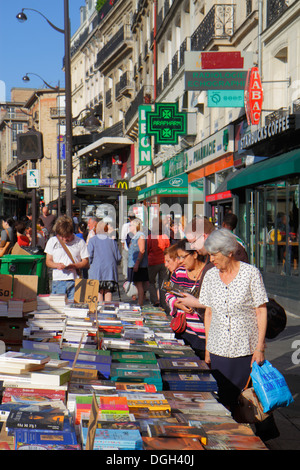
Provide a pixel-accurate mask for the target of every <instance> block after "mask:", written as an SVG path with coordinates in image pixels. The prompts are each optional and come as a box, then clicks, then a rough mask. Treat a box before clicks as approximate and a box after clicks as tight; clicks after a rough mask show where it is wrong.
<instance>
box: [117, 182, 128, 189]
mask: <svg viewBox="0 0 300 470" xmlns="http://www.w3.org/2000/svg"><path fill="white" fill-rule="evenodd" d="M117 188H118V189H128V183H127V181H118V184H117Z"/></svg>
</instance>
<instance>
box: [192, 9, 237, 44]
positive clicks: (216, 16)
mask: <svg viewBox="0 0 300 470" xmlns="http://www.w3.org/2000/svg"><path fill="white" fill-rule="evenodd" d="M235 10H236V5H224V4H222V5H214V6H213V7H212V8H211V9H210V10H209V12H208V13H207V15H206V16H205V17H204V19H203V21H202V22H201V23H200V25H199V26H198V28H197V29H196V30H195V32H194V33H193V34H192V36H191V50H192V51H202V50H203V49H205V48H206V47H207V45H208V44H209V42H210V41H211V40H213V39H225V38H229V37H230V36H232V35H233V33H234V28H235Z"/></svg>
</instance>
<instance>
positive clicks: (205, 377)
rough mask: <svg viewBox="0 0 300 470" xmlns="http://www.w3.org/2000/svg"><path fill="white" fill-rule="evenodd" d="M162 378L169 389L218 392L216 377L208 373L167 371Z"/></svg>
mask: <svg viewBox="0 0 300 470" xmlns="http://www.w3.org/2000/svg"><path fill="white" fill-rule="evenodd" d="M162 380H163V383H164V385H165V387H166V389H167V390H171V391H172V390H181V391H188V390H190V391H200V392H217V391H218V386H217V382H216V380H215V378H214V377H213V376H212V375H211V374H208V373H205V374H203V373H200V374H197V373H190V374H189V373H185V372H178V373H176V372H165V373H162Z"/></svg>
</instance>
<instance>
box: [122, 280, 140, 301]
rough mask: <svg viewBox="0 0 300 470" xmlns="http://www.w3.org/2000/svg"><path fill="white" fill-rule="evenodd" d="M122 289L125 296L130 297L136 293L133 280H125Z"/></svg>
mask: <svg viewBox="0 0 300 470" xmlns="http://www.w3.org/2000/svg"><path fill="white" fill-rule="evenodd" d="M123 289H124V292H125V294H126V295H127V297H129V298H131V297H133V296H134V295H137V294H138V291H137V288H136V286H135V285H134V284H133V282H130V281H125V282H124V284H123Z"/></svg>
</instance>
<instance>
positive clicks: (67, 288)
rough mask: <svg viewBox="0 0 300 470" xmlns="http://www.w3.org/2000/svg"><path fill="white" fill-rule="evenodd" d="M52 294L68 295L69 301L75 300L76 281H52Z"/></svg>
mask: <svg viewBox="0 0 300 470" xmlns="http://www.w3.org/2000/svg"><path fill="white" fill-rule="evenodd" d="M52 294H67V297H68V300H70V301H73V300H74V294H75V281H74V280H72V279H71V280H68V281H52Z"/></svg>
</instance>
